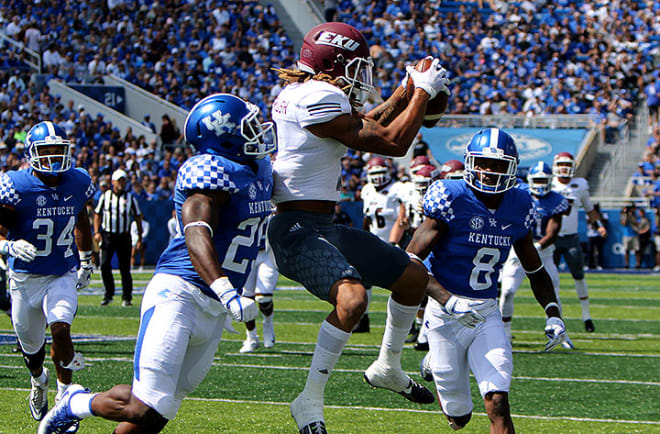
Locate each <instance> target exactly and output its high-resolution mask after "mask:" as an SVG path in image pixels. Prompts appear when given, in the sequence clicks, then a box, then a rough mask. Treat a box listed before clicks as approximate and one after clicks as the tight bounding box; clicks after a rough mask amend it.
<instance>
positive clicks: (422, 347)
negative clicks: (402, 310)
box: [406, 296, 429, 351]
mask: <svg viewBox="0 0 660 434" xmlns="http://www.w3.org/2000/svg"><path fill="white" fill-rule="evenodd" d="M428 302H429V298H428V296H426V297H424V299H423V300H422V303H421V304H420V305H419V309H418V310H417V314H416V315H415V326H416V329H417V333H416V334H417V336H416V337H415V346H414V348H415V350H416V351H428V350H429V339H428V337H427V334H428V327H425V325H424V323H425V320H424V318H425V317H426V305H427V304H428ZM420 315H421V317H420ZM406 341H407V339H406Z"/></svg>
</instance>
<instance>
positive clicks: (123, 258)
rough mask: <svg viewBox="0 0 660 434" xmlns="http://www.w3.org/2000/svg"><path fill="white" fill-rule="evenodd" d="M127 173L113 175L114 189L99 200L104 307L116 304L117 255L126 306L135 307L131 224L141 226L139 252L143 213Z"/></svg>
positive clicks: (97, 215)
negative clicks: (128, 184) (114, 273)
mask: <svg viewBox="0 0 660 434" xmlns="http://www.w3.org/2000/svg"><path fill="white" fill-rule="evenodd" d="M126 180H127V177H126V172H124V171H123V170H121V169H117V170H115V171H114V172H113V173H112V188H111V189H109V190H107V191H106V192H105V193H103V194H102V195H101V196H100V197H99V201H98V203H97V204H96V208H95V209H94V239H95V240H96V242H97V243H99V244H100V247H101V261H100V262H101V277H102V278H103V286H104V287H105V296H104V297H103V301H102V302H101V306H107V305H108V304H110V303H112V297H113V296H114V295H115V281H114V278H113V277H112V265H111V261H112V256H113V255H114V253H115V252H116V253H117V261H118V262H119V272H120V273H121V286H122V306H131V305H132V303H131V300H132V298H133V278H132V277H131V247H132V246H131V222H132V221H133V220H135V223H136V224H137V227H138V244H137V248H138V249H139V248H140V246H141V245H142V212H141V211H140V206H139V205H138V201H137V199H136V198H135V197H134V196H133V195H132V194H131V193H130V192H127V191H126Z"/></svg>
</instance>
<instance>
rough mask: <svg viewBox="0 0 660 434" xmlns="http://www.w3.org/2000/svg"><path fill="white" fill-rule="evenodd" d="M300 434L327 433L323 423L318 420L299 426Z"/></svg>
mask: <svg viewBox="0 0 660 434" xmlns="http://www.w3.org/2000/svg"><path fill="white" fill-rule="evenodd" d="M300 434H328V431H327V430H326V429H325V423H324V422H323V421H322V420H319V421H316V422H312V423H310V424H309V425H305V426H304V427H302V428H300Z"/></svg>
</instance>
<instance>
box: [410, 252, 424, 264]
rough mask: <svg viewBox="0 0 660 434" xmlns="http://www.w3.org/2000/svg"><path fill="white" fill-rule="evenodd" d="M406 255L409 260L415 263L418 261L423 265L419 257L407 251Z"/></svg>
mask: <svg viewBox="0 0 660 434" xmlns="http://www.w3.org/2000/svg"><path fill="white" fill-rule="evenodd" d="M406 253H407V254H408V257H410V259H414V260H416V261H419V262H421V263H422V264H423V263H424V261H422V260H421V259H419V256H417V255H416V254H414V253H412V252H408V251H407V252H406Z"/></svg>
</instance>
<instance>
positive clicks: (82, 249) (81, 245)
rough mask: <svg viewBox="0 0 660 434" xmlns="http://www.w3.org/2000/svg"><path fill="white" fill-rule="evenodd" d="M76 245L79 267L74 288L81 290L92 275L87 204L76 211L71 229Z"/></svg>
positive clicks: (85, 286)
mask: <svg viewBox="0 0 660 434" xmlns="http://www.w3.org/2000/svg"><path fill="white" fill-rule="evenodd" d="M73 235H74V237H75V241H76V246H78V255H79V256H80V269H78V281H77V282H76V289H78V290H81V289H84V288H87V287H88V286H89V282H90V280H91V277H92V271H93V269H94V268H93V266H92V228H91V226H90V224H89V214H88V213H87V206H84V207H83V208H82V209H81V210H80V212H79V213H78V221H77V222H76V227H75V228H74V230H73Z"/></svg>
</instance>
